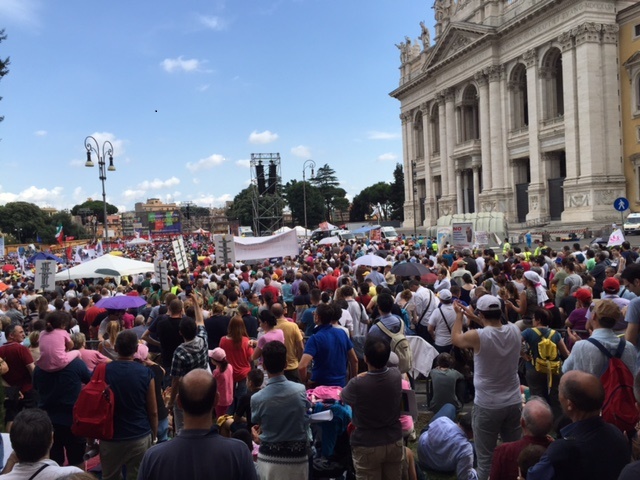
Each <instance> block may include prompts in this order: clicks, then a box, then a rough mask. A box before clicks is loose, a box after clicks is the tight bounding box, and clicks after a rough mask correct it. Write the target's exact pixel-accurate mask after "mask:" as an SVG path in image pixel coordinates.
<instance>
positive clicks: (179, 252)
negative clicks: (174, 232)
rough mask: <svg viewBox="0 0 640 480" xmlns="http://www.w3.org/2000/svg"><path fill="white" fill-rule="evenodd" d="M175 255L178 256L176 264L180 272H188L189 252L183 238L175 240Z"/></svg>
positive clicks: (173, 242)
mask: <svg viewBox="0 0 640 480" xmlns="http://www.w3.org/2000/svg"><path fill="white" fill-rule="evenodd" d="M171 243H172V245H173V253H174V255H175V256H176V262H177V264H178V270H186V269H188V268H189V257H187V251H186V250H185V248H184V240H183V239H182V236H179V237H178V238H177V239H175V240H173V241H172V242H171Z"/></svg>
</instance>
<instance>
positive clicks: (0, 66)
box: [0, 29, 10, 122]
mask: <svg viewBox="0 0 640 480" xmlns="http://www.w3.org/2000/svg"><path fill="white" fill-rule="evenodd" d="M6 39H7V36H6V35H5V33H4V29H2V30H0V43H2V41H3V40H6ZM9 63H10V61H9V57H7V58H5V59H4V60H3V59H2V58H0V80H2V77H4V76H5V75H6V74H7V73H9V69H8V68H7V67H8V66H9ZM0 100H2V97H0ZM3 120H4V115H0V122H1V121H3Z"/></svg>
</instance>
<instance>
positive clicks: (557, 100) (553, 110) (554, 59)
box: [540, 47, 564, 119]
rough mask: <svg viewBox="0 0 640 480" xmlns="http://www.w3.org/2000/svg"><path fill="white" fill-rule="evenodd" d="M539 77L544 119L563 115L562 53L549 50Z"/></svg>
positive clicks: (556, 50)
mask: <svg viewBox="0 0 640 480" xmlns="http://www.w3.org/2000/svg"><path fill="white" fill-rule="evenodd" d="M540 76H541V77H542V79H543V83H542V87H543V101H544V104H545V108H544V114H545V119H553V118H556V117H561V116H562V115H564V85H563V78H562V53H561V52H560V49H558V48H555V47H554V48H551V49H550V50H549V51H548V52H547V53H546V55H545V56H544V60H543V62H542V67H541V69H540Z"/></svg>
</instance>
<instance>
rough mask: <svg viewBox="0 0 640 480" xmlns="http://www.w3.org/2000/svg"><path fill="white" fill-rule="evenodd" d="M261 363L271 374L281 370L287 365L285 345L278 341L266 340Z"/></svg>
mask: <svg viewBox="0 0 640 480" xmlns="http://www.w3.org/2000/svg"><path fill="white" fill-rule="evenodd" d="M262 364H263V366H264V368H265V370H266V371H267V372H268V373H270V374H272V375H273V374H277V373H281V372H283V371H284V368H285V367H286V366H287V347H285V346H284V344H283V343H280V342H268V343H267V344H266V345H265V346H264V348H263V349H262Z"/></svg>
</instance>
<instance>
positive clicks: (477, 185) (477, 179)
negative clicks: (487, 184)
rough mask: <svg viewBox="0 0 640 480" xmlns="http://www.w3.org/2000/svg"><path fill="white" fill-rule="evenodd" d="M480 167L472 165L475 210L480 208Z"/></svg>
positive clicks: (477, 210)
mask: <svg viewBox="0 0 640 480" xmlns="http://www.w3.org/2000/svg"><path fill="white" fill-rule="evenodd" d="M479 195H480V167H479V166H477V165H474V167H473V208H474V210H475V211H476V212H479V211H480V209H479V207H480V199H479Z"/></svg>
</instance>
